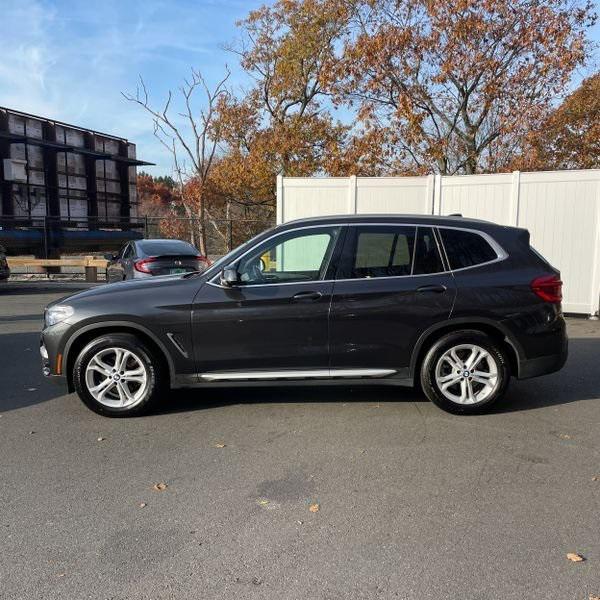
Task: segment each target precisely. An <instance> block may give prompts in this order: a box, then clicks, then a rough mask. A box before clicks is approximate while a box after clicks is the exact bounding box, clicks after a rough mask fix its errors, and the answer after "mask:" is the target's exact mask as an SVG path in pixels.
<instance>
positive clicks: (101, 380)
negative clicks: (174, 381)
mask: <svg viewBox="0 0 600 600" xmlns="http://www.w3.org/2000/svg"><path fill="white" fill-rule="evenodd" d="M85 383H86V386H87V389H88V391H89V393H90V394H91V395H92V396H93V397H94V399H95V400H97V401H98V402H99V403H100V404H103V405H104V406H107V407H109V408H131V407H133V406H135V405H136V404H138V403H139V402H141V401H142V400H143V398H144V394H145V393H146V390H147V388H148V372H147V369H146V367H145V366H144V363H143V362H142V359H141V358H140V357H139V356H137V355H136V354H135V353H134V352H132V351H131V350H126V349H125V348H104V349H103V350H100V351H99V352H97V353H96V354H94V356H92V358H91V359H90V361H89V362H88V364H87V367H86V369H85Z"/></svg>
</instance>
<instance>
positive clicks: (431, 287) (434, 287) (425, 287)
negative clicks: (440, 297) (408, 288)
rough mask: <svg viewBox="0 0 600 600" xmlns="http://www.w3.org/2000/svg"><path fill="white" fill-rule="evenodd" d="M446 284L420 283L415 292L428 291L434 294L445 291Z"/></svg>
mask: <svg viewBox="0 0 600 600" xmlns="http://www.w3.org/2000/svg"><path fill="white" fill-rule="evenodd" d="M446 289H447V288H446V286H445V285H422V286H421V287H419V288H417V292H419V293H420V294H423V293H426V292H429V293H434V294H443V293H444V292H445V291H446Z"/></svg>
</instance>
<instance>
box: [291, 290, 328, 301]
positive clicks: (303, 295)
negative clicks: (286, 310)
mask: <svg viewBox="0 0 600 600" xmlns="http://www.w3.org/2000/svg"><path fill="white" fill-rule="evenodd" d="M322 295H323V294H321V292H298V293H297V294H295V295H294V296H292V301H293V302H314V301H315V300H318V299H319V298H320V297H321V296H322Z"/></svg>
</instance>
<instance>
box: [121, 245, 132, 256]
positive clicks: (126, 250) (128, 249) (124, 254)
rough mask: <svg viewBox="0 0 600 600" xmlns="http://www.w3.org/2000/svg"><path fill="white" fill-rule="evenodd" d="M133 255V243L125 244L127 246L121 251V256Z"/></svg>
mask: <svg viewBox="0 0 600 600" xmlns="http://www.w3.org/2000/svg"><path fill="white" fill-rule="evenodd" d="M132 256H133V244H127V248H126V249H125V252H124V253H123V258H125V259H127V258H131V257H132Z"/></svg>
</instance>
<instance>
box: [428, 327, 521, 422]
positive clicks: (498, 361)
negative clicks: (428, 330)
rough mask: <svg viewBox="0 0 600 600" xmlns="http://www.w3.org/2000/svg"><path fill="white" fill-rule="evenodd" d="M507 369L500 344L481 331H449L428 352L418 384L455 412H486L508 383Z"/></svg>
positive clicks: (439, 404)
mask: <svg viewBox="0 0 600 600" xmlns="http://www.w3.org/2000/svg"><path fill="white" fill-rule="evenodd" d="M509 379H510V370H509V367H508V360H507V358H506V356H505V355H504V352H503V350H502V348H501V347H500V345H499V344H498V343H497V342H496V341H495V340H494V339H492V338H491V337H490V336H488V335H486V334H485V333H483V332H481V331H475V330H464V331H455V332H452V333H449V334H447V335H445V336H444V337H442V338H441V339H439V340H438V341H437V342H436V343H435V344H434V345H433V346H432V347H431V348H430V349H429V351H428V352H427V355H426V356H425V360H424V361H423V365H422V367H421V385H422V387H423V391H424V392H425V394H426V395H427V397H428V398H429V399H430V400H431V401H432V402H433V403H434V404H437V406H439V407H440V408H442V409H444V410H446V411H448V412H451V413H456V414H475V413H481V412H485V411H486V410H488V409H489V408H490V406H491V405H492V404H494V403H495V402H497V401H498V400H499V399H500V398H502V396H503V395H504V393H505V392H506V388H507V386H508V382H509Z"/></svg>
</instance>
